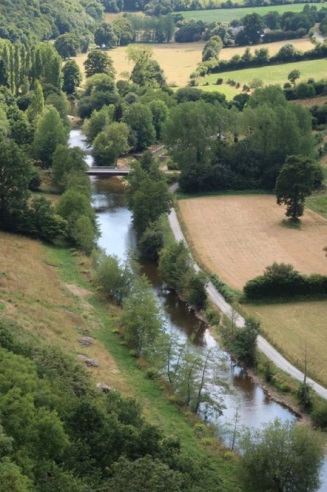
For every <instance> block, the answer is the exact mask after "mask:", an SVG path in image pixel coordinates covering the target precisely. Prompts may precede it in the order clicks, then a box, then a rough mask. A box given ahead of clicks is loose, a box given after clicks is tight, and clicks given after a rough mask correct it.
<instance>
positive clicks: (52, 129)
mask: <svg viewBox="0 0 327 492" xmlns="http://www.w3.org/2000/svg"><path fill="white" fill-rule="evenodd" d="M67 140H68V131H67V128H65V127H64V125H63V123H62V121H61V119H60V116H59V113H58V111H57V110H56V109H55V108H53V107H49V108H46V109H45V110H44V112H43V113H42V115H41V116H40V117H39V119H38V121H37V125H36V129H35V135H34V141H33V150H34V155H35V157H36V158H37V159H39V160H40V161H41V162H42V164H43V165H44V166H45V167H50V166H51V165H52V159H53V154H54V152H55V150H56V147H57V145H59V144H62V145H65V144H66V143H67Z"/></svg>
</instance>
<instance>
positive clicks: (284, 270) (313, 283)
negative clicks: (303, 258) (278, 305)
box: [244, 263, 327, 299]
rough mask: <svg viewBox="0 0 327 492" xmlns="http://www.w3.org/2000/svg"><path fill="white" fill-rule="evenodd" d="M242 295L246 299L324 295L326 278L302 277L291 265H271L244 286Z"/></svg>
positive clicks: (326, 283) (322, 276) (315, 275)
mask: <svg viewBox="0 0 327 492" xmlns="http://www.w3.org/2000/svg"><path fill="white" fill-rule="evenodd" d="M244 294H245V296H246V297H247V298H248V299H263V298H280V297H296V296H317V295H326V294H327V277H326V276H324V275H319V274H312V275H302V274H300V273H299V272H297V271H296V270H294V267H293V266H292V265H286V264H284V263H280V264H278V263H273V265H271V266H269V267H267V268H266V270H265V272H264V274H263V275H260V276H258V277H256V278H254V279H252V280H249V281H248V282H247V283H246V284H245V286H244Z"/></svg>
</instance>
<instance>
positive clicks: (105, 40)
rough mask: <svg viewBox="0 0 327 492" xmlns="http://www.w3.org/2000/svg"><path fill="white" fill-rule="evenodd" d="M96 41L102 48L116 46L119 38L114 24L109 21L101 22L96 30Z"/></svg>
mask: <svg viewBox="0 0 327 492" xmlns="http://www.w3.org/2000/svg"><path fill="white" fill-rule="evenodd" d="M94 41H95V44H96V45H97V46H100V47H101V48H113V47H114V46H116V45H117V42H118V38H117V36H116V33H115V31H114V29H113V26H112V25H111V24H109V23H107V22H103V23H102V24H100V25H99V26H98V27H97V28H96V30H95V32H94Z"/></svg>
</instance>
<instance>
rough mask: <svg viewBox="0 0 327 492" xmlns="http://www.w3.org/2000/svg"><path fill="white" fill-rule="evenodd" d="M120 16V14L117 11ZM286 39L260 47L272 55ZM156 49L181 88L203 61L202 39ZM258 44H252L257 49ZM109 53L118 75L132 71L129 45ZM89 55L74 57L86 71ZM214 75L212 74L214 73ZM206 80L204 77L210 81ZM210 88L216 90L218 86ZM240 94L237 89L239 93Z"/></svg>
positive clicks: (298, 42)
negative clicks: (128, 52) (128, 55)
mask: <svg viewBox="0 0 327 492" xmlns="http://www.w3.org/2000/svg"><path fill="white" fill-rule="evenodd" d="M115 15H117V14H115ZM286 42H287V41H280V42H277V43H266V44H262V45H260V48H268V49H269V52H270V53H271V54H274V53H277V52H278V51H279V50H280V48H281V47H282V46H284V45H285V44H286ZM292 43H293V44H294V46H295V47H296V48H297V49H300V50H302V51H306V50H309V49H311V48H312V46H313V45H312V43H311V41H310V40H309V39H295V40H292ZM147 46H150V47H151V48H152V50H153V58H154V59H155V60H157V61H158V63H159V65H160V66H161V67H162V68H163V70H164V72H165V75H166V77H167V82H168V84H176V85H177V86H178V87H183V86H185V85H187V83H188V81H189V77H190V74H191V73H192V72H194V70H195V69H196V66H197V64H198V63H199V62H201V57H202V50H203V47H204V43H203V42H199V43H169V44H147ZM256 48H257V46H255V47H251V51H254V49H256ZM245 49H246V48H245V47H233V48H224V49H223V50H221V52H220V59H221V60H229V59H230V58H231V57H232V56H234V55H236V54H238V55H242V54H243V53H244V51H245ZM108 54H109V56H110V57H111V58H112V59H113V62H114V66H115V69H116V71H117V78H120V74H122V73H123V72H131V70H132V68H133V64H132V63H129V62H128V60H127V57H126V47H125V46H124V47H119V48H115V49H112V50H108ZM86 57H87V55H86V54H82V53H81V54H79V55H77V57H76V58H75V60H76V62H77V63H78V65H79V67H80V69H81V70H82V72H83V71H84V67H83V63H84V61H85V60H86ZM211 77H212V76H211ZM217 77H218V75H214V76H213V78H212V80H214V81H216V79H217ZM207 79H209V78H206V79H203V80H205V81H207ZM211 90H217V89H215V88H213V89H211ZM236 93H237V92H236Z"/></svg>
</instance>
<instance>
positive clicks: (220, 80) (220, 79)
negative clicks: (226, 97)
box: [216, 78, 224, 85]
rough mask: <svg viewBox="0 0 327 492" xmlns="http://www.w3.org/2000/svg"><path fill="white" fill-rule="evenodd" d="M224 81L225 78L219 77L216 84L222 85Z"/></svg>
mask: <svg viewBox="0 0 327 492" xmlns="http://www.w3.org/2000/svg"><path fill="white" fill-rule="evenodd" d="M223 81H224V79H222V78H219V79H217V82H216V84H217V85H221V84H222V83H223Z"/></svg>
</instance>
